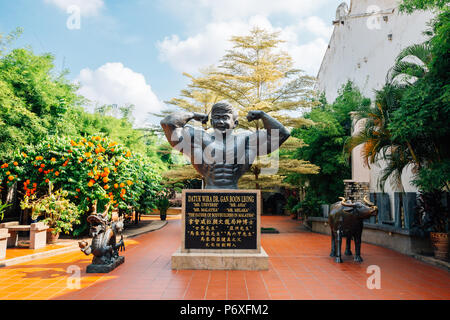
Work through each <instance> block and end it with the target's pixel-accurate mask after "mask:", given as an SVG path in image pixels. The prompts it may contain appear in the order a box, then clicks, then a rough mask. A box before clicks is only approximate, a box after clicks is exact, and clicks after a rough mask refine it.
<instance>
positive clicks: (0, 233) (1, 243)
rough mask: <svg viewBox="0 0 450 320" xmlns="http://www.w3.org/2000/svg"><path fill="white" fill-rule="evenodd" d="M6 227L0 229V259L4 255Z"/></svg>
mask: <svg viewBox="0 0 450 320" xmlns="http://www.w3.org/2000/svg"><path fill="white" fill-rule="evenodd" d="M8 237H9V233H8V229H0V260H3V259H5V257H6V242H7V241H8Z"/></svg>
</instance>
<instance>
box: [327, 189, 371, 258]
mask: <svg viewBox="0 0 450 320" xmlns="http://www.w3.org/2000/svg"><path fill="white" fill-rule="evenodd" d="M339 199H341V200H342V201H341V202H336V203H335V204H333V205H332V206H331V209H330V215H329V217H328V223H329V225H330V228H331V253H330V257H335V258H336V262H337V263H341V262H342V258H341V244H342V238H343V237H346V239H347V243H346V248H345V255H348V256H351V255H352V252H351V250H350V246H351V241H352V238H353V240H354V241H355V258H354V260H355V261H356V262H362V261H363V259H362V258H361V235H362V231H363V227H364V225H363V221H364V219H368V218H370V217H372V216H376V215H377V214H378V208H377V207H376V206H375V205H374V204H373V203H371V202H370V201H369V200H367V197H364V203H361V202H359V201H358V202H355V203H351V202H350V203H348V202H346V201H345V198H342V197H340V198H339Z"/></svg>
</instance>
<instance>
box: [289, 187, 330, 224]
mask: <svg viewBox="0 0 450 320" xmlns="http://www.w3.org/2000/svg"><path fill="white" fill-rule="evenodd" d="M326 203H327V202H326V201H324V200H323V198H322V197H321V196H320V195H319V194H318V193H317V192H316V191H315V189H313V188H308V189H307V190H306V195H305V199H304V200H303V201H300V202H299V203H298V204H297V205H296V206H295V207H294V208H293V210H294V211H299V210H300V211H301V212H302V215H303V216H304V217H308V216H309V217H319V216H320V205H322V204H326Z"/></svg>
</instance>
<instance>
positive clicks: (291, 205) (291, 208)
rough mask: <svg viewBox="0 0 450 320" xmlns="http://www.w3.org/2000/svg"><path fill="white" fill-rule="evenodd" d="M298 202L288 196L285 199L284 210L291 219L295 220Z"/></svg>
mask: <svg viewBox="0 0 450 320" xmlns="http://www.w3.org/2000/svg"><path fill="white" fill-rule="evenodd" d="M297 204H298V200H297V199H296V198H295V197H294V196H290V197H289V198H288V199H287V203H286V205H285V206H284V208H285V209H286V210H287V211H288V212H289V213H290V215H291V218H292V219H294V220H295V219H297V208H296V206H297Z"/></svg>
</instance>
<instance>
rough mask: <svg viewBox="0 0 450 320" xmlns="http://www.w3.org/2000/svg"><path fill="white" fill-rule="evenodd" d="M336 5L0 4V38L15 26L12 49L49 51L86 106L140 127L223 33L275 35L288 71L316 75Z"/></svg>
mask: <svg viewBox="0 0 450 320" xmlns="http://www.w3.org/2000/svg"><path fill="white" fill-rule="evenodd" d="M341 2H342V0H278V1H274V0H14V1H5V0H1V1H0V33H4V34H5V33H9V32H10V31H12V30H14V29H15V28H16V27H22V28H23V29H24V33H23V35H22V36H21V38H20V39H19V40H18V41H17V42H16V43H15V44H14V46H24V45H30V46H31V47H32V48H33V50H34V52H35V53H43V52H50V53H52V54H53V55H54V56H55V65H56V70H58V71H59V70H61V69H62V68H63V67H64V68H67V69H69V71H70V74H69V79H71V80H73V81H76V82H78V83H79V84H80V86H81V88H80V93H81V94H83V95H84V96H86V97H87V98H88V99H90V100H91V101H92V104H95V103H96V102H98V103H117V104H119V105H121V104H125V103H133V104H135V105H136V111H135V118H136V120H137V121H136V122H137V124H138V125H143V124H144V119H146V118H147V116H146V114H147V112H157V111H158V110H160V109H161V108H164V101H167V100H170V99H171V98H173V97H177V96H178V94H179V92H180V90H182V89H183V88H184V87H185V86H186V84H187V81H186V78H185V77H184V76H183V75H182V72H189V73H194V74H195V73H196V72H197V71H198V69H199V68H202V67H207V66H209V65H211V64H214V63H215V62H217V61H218V59H219V58H220V57H221V56H223V54H224V53H225V50H226V49H227V48H228V46H229V42H228V41H227V40H228V39H229V38H230V36H231V35H238V34H246V33H247V32H248V30H249V29H250V28H251V26H254V25H258V26H261V27H265V28H267V29H270V30H277V31H281V35H282V37H283V38H284V39H285V40H286V41H287V42H286V44H285V48H284V49H286V50H287V51H288V52H289V53H290V54H291V56H292V57H293V58H294V61H295V64H296V66H297V67H300V68H301V69H303V70H305V71H306V72H307V73H309V74H311V75H316V72H317V70H318V68H319V66H320V62H321V60H322V57H323V54H324V53H325V49H326V46H327V44H328V41H329V37H330V36H331V32H332V24H331V21H332V20H333V19H334V17H335V12H336V8H337V6H338V5H339V4H340V3H341ZM71 5H75V6H76V8H79V10H80V19H79V21H80V28H79V29H69V28H68V27H67V21H68V20H69V19H70V18H71V17H73V15H72V14H70V13H68V12H67V9H68V7H69V6H71ZM72 12H73V11H72ZM70 21H76V20H70ZM149 121H150V122H152V123H155V122H156V120H155V119H149Z"/></svg>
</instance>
